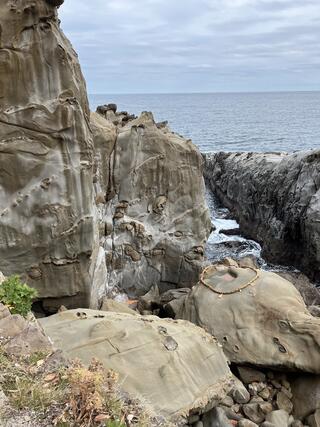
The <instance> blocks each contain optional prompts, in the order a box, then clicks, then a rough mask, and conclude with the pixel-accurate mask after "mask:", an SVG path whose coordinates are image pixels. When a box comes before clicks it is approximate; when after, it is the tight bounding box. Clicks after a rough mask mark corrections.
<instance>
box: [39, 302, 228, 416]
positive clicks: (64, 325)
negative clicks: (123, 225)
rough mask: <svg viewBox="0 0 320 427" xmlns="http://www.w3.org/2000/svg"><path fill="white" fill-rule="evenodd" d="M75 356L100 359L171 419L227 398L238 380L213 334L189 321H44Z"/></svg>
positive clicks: (93, 315) (83, 317) (113, 317)
mask: <svg viewBox="0 0 320 427" xmlns="http://www.w3.org/2000/svg"><path fill="white" fill-rule="evenodd" d="M41 323H42V325H43V327H44V330H45V332H46V333H47V334H48V335H49V337H50V338H51V339H52V340H53V342H54V344H55V346H56V347H57V348H62V349H63V350H64V351H65V352H66V354H67V355H68V356H69V357H71V358H80V359H81V360H82V361H83V362H84V363H90V361H91V359H92V356H93V355H94V357H96V358H98V359H99V360H100V361H101V362H102V363H103V364H104V366H105V367H106V368H107V369H112V370H114V371H116V372H118V373H119V375H120V381H119V383H121V387H122V388H123V390H124V391H126V392H128V393H129V394H130V395H131V396H137V397H139V396H140V398H142V400H143V402H145V404H146V405H150V406H151V408H152V409H153V410H156V411H157V412H159V413H160V414H161V415H164V416H165V417H166V418H170V419H172V420H174V419H177V418H178V417H179V416H187V415H189V413H190V412H192V413H197V412H201V410H204V408H205V407H206V405H207V404H212V405H214V406H215V405H216V404H217V402H219V401H220V400H222V399H223V398H225V396H226V395H227V393H228V391H229V390H230V388H231V387H232V384H233V376H232V374H231V371H230V369H229V367H228V364H227V359H226V358H225V356H224V354H223V352H222V349H221V348H220V347H219V345H218V344H217V342H216V341H215V340H214V339H213V337H212V336H210V335H209V334H207V333H206V332H205V331H203V330H202V329H200V328H198V327H196V326H195V325H192V324H191V323H189V322H184V321H174V320H165V319H159V318H157V317H155V316H148V317H143V316H139V315H130V314H124V313H112V312H102V311H95V310H79V311H77V310H71V311H65V312H63V313H58V314H56V315H54V316H51V317H48V318H46V319H42V320H41Z"/></svg>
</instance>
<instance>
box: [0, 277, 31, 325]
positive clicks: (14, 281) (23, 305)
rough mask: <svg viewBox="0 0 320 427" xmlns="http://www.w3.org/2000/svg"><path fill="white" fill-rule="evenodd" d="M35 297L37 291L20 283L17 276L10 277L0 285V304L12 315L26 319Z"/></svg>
mask: <svg viewBox="0 0 320 427" xmlns="http://www.w3.org/2000/svg"><path fill="white" fill-rule="evenodd" d="M36 296H37V291H36V290H35V289H33V288H30V287H29V286H28V285H27V284H25V283H22V282H21V280H20V277H19V276H10V277H8V278H7V279H6V280H5V281H4V282H3V283H2V284H1V285H0V302H1V303H2V304H4V305H6V306H7V307H8V308H9V310H10V311H11V313H12V314H20V315H21V316H24V317H26V316H27V314H28V313H29V311H30V310H31V306H32V302H33V300H34V299H35V298H36Z"/></svg>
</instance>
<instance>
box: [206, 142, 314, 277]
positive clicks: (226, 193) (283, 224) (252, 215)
mask: <svg viewBox="0 0 320 427" xmlns="http://www.w3.org/2000/svg"><path fill="white" fill-rule="evenodd" d="M203 156H204V159H205V171H204V176H205V179H206V182H207V184H208V185H209V187H210V189H211V190H212V191H213V192H215V194H217V196H218V197H219V199H220V200H221V202H222V203H223V205H224V206H226V207H227V208H229V209H230V210H231V211H232V213H233V214H234V216H235V218H236V219H237V220H238V222H239V224H240V231H241V232H242V233H243V234H244V235H245V236H246V237H249V238H252V239H254V240H256V241H258V242H259V243H260V244H261V245H262V247H263V256H264V257H265V258H266V259H267V260H268V261H269V262H271V263H274V264H284V265H292V266H295V267H297V268H298V269H300V270H302V271H303V272H304V273H306V274H307V275H308V276H309V277H310V278H311V279H312V280H320V222H319V218H320V151H319V150H314V151H307V152H300V153H293V154H283V153H212V154H204V155H203Z"/></svg>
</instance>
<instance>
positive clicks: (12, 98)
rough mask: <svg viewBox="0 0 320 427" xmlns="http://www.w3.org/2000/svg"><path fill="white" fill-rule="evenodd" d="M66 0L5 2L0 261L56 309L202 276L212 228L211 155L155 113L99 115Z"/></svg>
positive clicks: (112, 110)
mask: <svg viewBox="0 0 320 427" xmlns="http://www.w3.org/2000/svg"><path fill="white" fill-rule="evenodd" d="M61 3H62V1H50V2H49V1H44V0H32V1H31V0H26V1H22V0H18V1H15V2H4V1H2V2H1V3H0V170H1V174H0V269H1V270H2V271H3V273H4V274H5V275H10V274H13V273H18V274H20V275H22V276H23V279H24V280H25V281H27V283H28V284H30V285H32V286H33V287H35V288H37V289H38V291H39V297H40V298H41V299H45V302H44V306H45V308H46V309H47V310H49V311H54V310H55V309H56V308H57V307H59V305H60V304H61V303H63V304H65V305H67V306H68V307H70V306H73V307H76V306H88V305H89V304H90V305H91V307H98V306H99V303H100V301H101V300H102V298H103V296H104V295H105V294H106V293H107V289H110V288H112V287H114V286H116V287H117V288H120V289H122V290H124V291H128V292H131V293H136V292H138V293H140V294H144V293H145V292H146V291H148V290H149V289H150V287H151V286H152V285H154V284H158V285H162V286H163V287H164V288H165V289H166V287H175V286H191V285H193V284H194V283H196V281H197V279H198V272H199V269H200V268H201V266H202V260H203V247H204V244H205V241H206V239H207V237H208V234H209V232H210V228H211V223H210V219H209V215H208V210H207V207H206V204H205V198H204V184H203V177H202V165H203V160H202V157H201V155H200V153H199V152H198V151H197V149H196V148H195V147H194V146H193V145H192V143H191V141H186V140H184V139H183V138H182V137H179V136H178V135H175V134H173V133H172V132H170V131H169V129H167V128H166V126H165V125H164V124H162V125H161V126H158V127H157V125H156V124H155V123H154V120H153V117H152V115H151V114H148V113H145V114H143V115H142V116H141V117H140V118H139V119H136V118H135V117H134V116H132V115H129V114H127V113H125V112H123V113H116V106H115V105H114V104H112V105H109V106H107V107H105V108H104V107H103V108H100V109H99V111H100V113H101V114H96V113H93V114H91V117H90V112H89V107H88V101H87V95H86V87H85V82H84V79H83V77H82V74H81V70H80V66H79V63H78V58H77V55H76V53H75V52H74V51H73V49H72V46H71V45H70V43H69V42H68V41H67V40H66V38H65V37H64V35H63V33H62V32H61V30H60V28H59V21H58V18H57V10H56V6H59V5H60V4H61ZM92 133H93V135H94V144H93V139H92ZM99 239H100V245H99ZM69 297H72V298H71V299H68V298H69Z"/></svg>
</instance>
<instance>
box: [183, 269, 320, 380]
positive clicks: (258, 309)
mask: <svg viewBox="0 0 320 427" xmlns="http://www.w3.org/2000/svg"><path fill="white" fill-rule="evenodd" d="M178 318H183V319H185V320H189V321H191V322H193V323H195V324H196V325H198V326H201V327H203V328H204V329H205V330H206V331H208V332H210V333H212V335H214V336H215V337H216V338H217V339H218V341H219V342H220V343H221V344H222V346H223V350H224V352H225V354H226V355H227V357H228V358H229V359H230V360H231V361H232V362H234V363H236V364H251V365H255V366H263V367H273V368H275V369H282V370H298V371H299V370H301V371H305V372H312V373H317V374H320V358H319V351H320V319H319V318H316V317H312V316H311V314H310V313H309V312H308V310H307V308H306V305H305V303H304V301H303V298H302V296H301V295H300V293H299V292H298V291H297V289H296V288H295V287H294V285H293V284H292V283H290V282H288V281H287V280H285V279H283V278H282V277H280V276H278V275H277V274H274V273H270V272H266V271H262V270H255V269H251V268H239V267H238V266H237V264H234V265H231V266H230V265H229V266H228V265H222V264H216V265H212V266H210V267H208V268H207V269H206V270H205V271H204V272H203V274H202V280H201V281H200V282H199V283H198V285H196V286H194V287H193V289H192V290H191V292H190V293H189V294H188V296H187V297H186V298H185V301H184V305H183V307H182V309H181V312H180V314H179V315H178ZM301 349H304V351H301Z"/></svg>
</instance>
